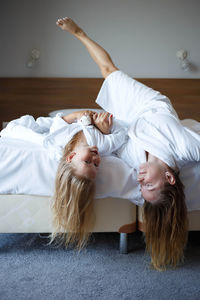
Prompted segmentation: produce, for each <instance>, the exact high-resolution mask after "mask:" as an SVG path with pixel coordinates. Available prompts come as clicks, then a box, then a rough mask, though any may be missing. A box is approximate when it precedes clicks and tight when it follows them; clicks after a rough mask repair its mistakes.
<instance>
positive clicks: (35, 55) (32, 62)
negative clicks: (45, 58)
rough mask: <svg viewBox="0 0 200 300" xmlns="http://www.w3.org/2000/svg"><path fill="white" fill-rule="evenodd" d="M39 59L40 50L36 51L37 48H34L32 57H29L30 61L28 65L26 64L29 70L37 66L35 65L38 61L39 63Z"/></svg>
mask: <svg viewBox="0 0 200 300" xmlns="http://www.w3.org/2000/svg"><path fill="white" fill-rule="evenodd" d="M39 58H40V50H39V49H36V48H33V49H32V50H31V55H30V57H29V60H28V61H27V63H26V66H27V67H28V68H33V67H34V65H35V63H36V61H38V60H39Z"/></svg>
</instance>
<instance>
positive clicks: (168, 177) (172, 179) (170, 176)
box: [165, 172, 176, 185]
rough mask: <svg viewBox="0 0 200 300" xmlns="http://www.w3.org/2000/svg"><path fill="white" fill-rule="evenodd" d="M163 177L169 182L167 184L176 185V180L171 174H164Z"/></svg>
mask: <svg viewBox="0 0 200 300" xmlns="http://www.w3.org/2000/svg"><path fill="white" fill-rule="evenodd" d="M165 177H166V179H167V181H168V182H169V184H171V185H174V184H175V183H176V179H175V177H174V175H173V174H172V173H171V172H166V173H165Z"/></svg>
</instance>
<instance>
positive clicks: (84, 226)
mask: <svg viewBox="0 0 200 300" xmlns="http://www.w3.org/2000/svg"><path fill="white" fill-rule="evenodd" d="M80 134H81V132H79V133H77V134H76V135H75V136H74V137H73V138H72V140H71V141H70V142H69V143H68V144H67V145H66V146H65V149H64V152H63V156H62V158H61V160H60V163H59V166H58V169H57V174H56V180H55V193H54V202H53V205H52V213H53V231H52V234H51V240H50V244H51V243H52V242H53V241H54V242H55V243H56V244H59V245H60V244H65V246H66V247H67V246H68V245H69V244H72V245H73V246H74V247H75V248H77V249H79V250H80V249H81V248H83V247H84V246H85V245H86V243H87V241H88V240H89V237H90V235H91V231H92V229H93V226H94V221H95V218H94V208H93V202H94V201H93V200H94V197H95V183H94V181H93V180H90V179H88V178H85V177H80V176H77V175H75V170H74V168H73V166H72V164H70V163H67V161H66V157H67V155H69V153H70V152H71V151H72V150H73V149H74V147H75V145H76V143H77V142H78V140H79V137H80Z"/></svg>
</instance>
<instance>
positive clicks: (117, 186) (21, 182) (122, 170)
mask: <svg viewBox="0 0 200 300" xmlns="http://www.w3.org/2000/svg"><path fill="white" fill-rule="evenodd" d="M0 160H1V163H0V194H26V195H42V196H51V195H52V194H53V190H54V179H55V174H56V170H57V165H58V163H57V162H56V161H55V160H53V159H51V158H50V156H49V155H47V150H45V149H44V148H42V147H41V146H39V145H36V144H33V143H30V142H24V141H22V140H18V139H11V138H0ZM136 178H137V174H136V171H134V170H133V169H131V168H129V167H128V166H127V165H126V164H125V163H124V162H123V161H122V160H120V159H119V158H117V157H114V156H107V157H102V160H101V164H100V167H99V171H98V176H97V184H96V186H97V189H96V198H105V197H119V198H125V199H131V200H133V202H134V203H136V204H137V203H138V202H137V201H138V198H140V192H139V187H138V185H137V182H136Z"/></svg>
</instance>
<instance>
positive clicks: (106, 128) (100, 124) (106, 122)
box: [93, 112, 112, 134]
mask: <svg viewBox="0 0 200 300" xmlns="http://www.w3.org/2000/svg"><path fill="white" fill-rule="evenodd" d="M93 122H94V125H95V126H96V127H97V128H98V129H99V130H100V131H101V132H102V133H103V134H109V133H110V131H111V128H112V115H110V114H109V113H108V112H102V113H95V114H94V115H93Z"/></svg>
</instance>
